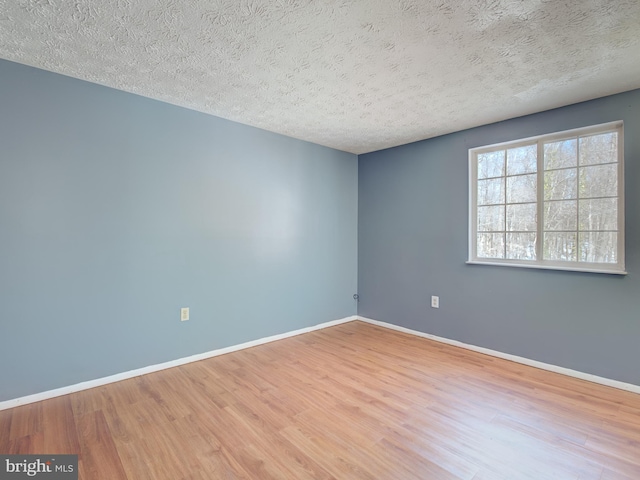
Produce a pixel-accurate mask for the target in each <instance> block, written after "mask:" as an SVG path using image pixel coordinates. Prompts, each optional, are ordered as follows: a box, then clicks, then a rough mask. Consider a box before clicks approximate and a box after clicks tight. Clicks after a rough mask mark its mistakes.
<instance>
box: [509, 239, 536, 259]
mask: <svg viewBox="0 0 640 480" xmlns="http://www.w3.org/2000/svg"><path fill="white" fill-rule="evenodd" d="M507 258H510V259H515V260H535V259H536V234H535V233H507Z"/></svg>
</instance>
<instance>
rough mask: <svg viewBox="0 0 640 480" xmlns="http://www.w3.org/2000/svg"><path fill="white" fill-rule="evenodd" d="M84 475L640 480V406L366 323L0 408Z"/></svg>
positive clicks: (30, 447) (35, 446)
mask: <svg viewBox="0 0 640 480" xmlns="http://www.w3.org/2000/svg"><path fill="white" fill-rule="evenodd" d="M0 453H22V454H27V453H43V454H44V453H77V454H79V471H80V478H81V479H83V480H101V479H109V480H203V479H212V478H216V479H218V478H220V479H247V480H248V479H255V478H260V479H278V480H280V479H292V480H294V479H295V480H298V479H323V480H334V479H371V480H384V479H391V480H404V479H417V480H425V479H443V480H444V479H446V480H504V479H518V480H521V479H522V480H526V479H530V480H545V479H549V480H557V479H563V480H629V479H634V480H635V479H638V478H640V395H636V394H632V393H630V392H623V391H619V390H616V389H613V388H609V387H604V386H601V385H596V384H593V383H589V382H585V381H583V380H579V379H574V378H569V377H565V376H562V375H558V374H554V373H551V372H547V371H543V370H539V369H535V368H533V367H529V366H526V365H521V364H516V363H513V362H509V361H506V360H502V359H498V358H494V357H490V356H487V355H483V354H479V353H476V352H472V351H468V350H464V349H460V348H457V347H454V346H451V345H445V344H441V343H437V342H434V341H431V340H428V339H425V338H419V337H416V336H412V335H408V334H404V333H401V332H395V331H391V330H388V329H384V328H381V327H377V326H373V325H370V324H365V323H362V322H358V321H355V322H349V323H345V324H342V325H339V326H335V327H331V328H327V329H323V330H318V331H315V332H311V333H307V334H304V335H298V336H295V337H291V338H287V339H284V340H280V341H277V342H272V343H269V344H265V345H261V346H257V347H253V348H250V349H246V350H241V351H237V352H234V353H230V354H227V355H222V356H218V357H213V358H210V359H207V360H203V361H200V362H196V363H192V364H187V365H183V366H181V367H176V368H172V369H169V370H164V371H160V372H156V373H152V374H149V375H145V376H141V377H136V378H132V379H129V380H125V381H122V382H118V383H114V384H111V385H106V386H102V387H98V388H95V389H92V390H87V391H83V392H78V393H74V394H71V395H68V396H66V397H60V398H56V399H51V400H47V401H44V402H40V403H36V404H31V405H25V406H22V407H17V408H14V409H11V410H6V411H2V412H0Z"/></svg>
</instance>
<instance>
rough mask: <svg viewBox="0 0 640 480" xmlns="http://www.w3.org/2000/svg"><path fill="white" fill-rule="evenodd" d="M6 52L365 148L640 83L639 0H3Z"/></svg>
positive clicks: (311, 137)
mask: <svg viewBox="0 0 640 480" xmlns="http://www.w3.org/2000/svg"><path fill="white" fill-rule="evenodd" d="M0 57H2V58H5V59H7V60H12V61H16V62H20V63H24V64H27V65H32V66H35V67H39V68H42V69H45V70H50V71H53V72H58V73H62V74H65V75H69V76H72V77H76V78H80V79H83V80H88V81H90V82H95V83H99V84H102V85H107V86H110V87H113V88H117V89H121V90H125V91H128V92H133V93H137V94H140V95H144V96H147V97H151V98H155V99H159V100H163V101H166V102H170V103H173V104H177V105H182V106H185V107H188V108H192V109H196V110H200V111H203V112H207V113H211V114H213V115H216V116H219V117H223V118H226V119H230V120H234V121H237V122H241V123H244V124H248V125H253V126H256V127H259V128H263V129H266V130H270V131H274V132H278V133H282V134H284V135H288V136H291V137H295V138H300V139H304V140H308V141H311V142H315V143H319V144H322V145H327V146H330V147H333V148H336V149H340V150H345V151H348V152H352V153H364V152H370V151H374V150H379V149H382V148H387V147H392V146H395V145H400V144H404V143H409V142H412V141H416V140H420V139H425V138H429V137H434V136H437V135H441V134H444V133H449V132H453V131H457V130H462V129H465V128H469V127H472V126H477V125H481V124H486V123H490V122H494V121H499V120H504V119H507V118H511V117H515V116H520V115H525V114H528V113H533V112H538V111H542V110H547V109H549V108H554V107H559V106H562V105H567V104H571V103H575V102H579V101H583V100H588V99H591V98H595V97H599V96H603V95H608V94H612V93H617V92H621V91H625V90H631V89H634V88H638V87H640V1H638V0H616V1H611V0H565V1H558V0H526V1H520V0H511V1H507V0H459V1H458V0H455V1H454V0H448V1H446V0H354V1H346V0H336V1H311V0H191V1H185V0H179V1H178V0H0Z"/></svg>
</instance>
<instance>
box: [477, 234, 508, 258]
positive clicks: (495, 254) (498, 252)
mask: <svg viewBox="0 0 640 480" xmlns="http://www.w3.org/2000/svg"><path fill="white" fill-rule="evenodd" d="M477 247H478V248H477V253H478V257H483V258H504V233H479V234H478V245H477Z"/></svg>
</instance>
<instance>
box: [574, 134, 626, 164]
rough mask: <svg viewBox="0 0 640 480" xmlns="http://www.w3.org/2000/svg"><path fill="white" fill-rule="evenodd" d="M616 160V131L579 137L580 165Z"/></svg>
mask: <svg viewBox="0 0 640 480" xmlns="http://www.w3.org/2000/svg"><path fill="white" fill-rule="evenodd" d="M617 161H618V133H617V132H611V133H603V134H600V135H591V136H589V137H581V138H580V165H594V164H598V163H610V162H617Z"/></svg>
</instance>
